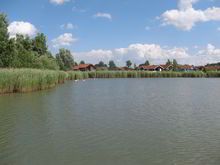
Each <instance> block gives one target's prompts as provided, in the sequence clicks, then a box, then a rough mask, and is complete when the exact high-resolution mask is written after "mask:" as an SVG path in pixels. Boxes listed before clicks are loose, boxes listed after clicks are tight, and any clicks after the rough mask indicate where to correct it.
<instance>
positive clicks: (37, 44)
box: [33, 33, 47, 56]
mask: <svg viewBox="0 0 220 165" xmlns="http://www.w3.org/2000/svg"><path fill="white" fill-rule="evenodd" d="M33 50H34V51H36V52H38V54H39V55H41V56H42V55H45V53H46V52H47V39H46V36H45V35H44V34H43V33H38V34H37V36H36V37H35V38H34V39H33Z"/></svg>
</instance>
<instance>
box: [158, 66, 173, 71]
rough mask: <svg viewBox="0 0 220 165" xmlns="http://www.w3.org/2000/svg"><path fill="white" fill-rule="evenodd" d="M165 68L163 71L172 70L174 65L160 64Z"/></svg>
mask: <svg viewBox="0 0 220 165" xmlns="http://www.w3.org/2000/svg"><path fill="white" fill-rule="evenodd" d="M160 66H161V67H162V68H163V71H172V70H173V65H160Z"/></svg>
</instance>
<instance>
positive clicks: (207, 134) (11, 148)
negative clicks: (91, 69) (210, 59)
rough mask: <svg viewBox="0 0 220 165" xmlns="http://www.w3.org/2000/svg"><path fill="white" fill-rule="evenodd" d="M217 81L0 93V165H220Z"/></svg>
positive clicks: (93, 83) (102, 82)
mask: <svg viewBox="0 0 220 165" xmlns="http://www.w3.org/2000/svg"><path fill="white" fill-rule="evenodd" d="M219 164H220V79H206V78H203V79H190V78H189V79H187V78H185V79H183V78H178V79H160V78H158V79H99V80H86V81H85V82H83V81H80V82H78V83H75V82H68V83H66V84H64V85H60V86H58V87H56V88H54V89H50V90H46V91H40V92H35V93H28V94H10V95H9V94H8V95H1V96H0V165H219Z"/></svg>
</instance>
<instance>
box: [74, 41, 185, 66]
mask: <svg viewBox="0 0 220 165" xmlns="http://www.w3.org/2000/svg"><path fill="white" fill-rule="evenodd" d="M73 56H74V58H75V59H76V60H78V61H80V60H85V61H87V62H88V63H93V64H95V63H98V62H99V61H104V62H105V63H108V61H110V60H114V61H115V62H116V63H117V64H118V65H121V66H123V65H124V64H125V61H127V60H132V61H133V62H135V63H137V64H140V63H143V62H144V61H145V60H150V61H151V62H154V63H155V64H160V63H164V62H165V61H166V60H167V59H174V58H175V59H179V60H181V59H187V58H188V57H189V55H188V54H187V49H186V48H177V47H173V48H170V49H169V48H162V47H161V46H160V45H156V44H132V45H129V46H128V47H127V48H119V49H114V50H102V49H100V50H92V51H89V52H85V53H73Z"/></svg>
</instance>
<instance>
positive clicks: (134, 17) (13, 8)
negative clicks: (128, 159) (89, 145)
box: [0, 0, 220, 65]
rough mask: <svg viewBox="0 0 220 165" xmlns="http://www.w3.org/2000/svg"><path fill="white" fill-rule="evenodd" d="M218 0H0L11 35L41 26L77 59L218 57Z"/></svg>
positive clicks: (52, 43)
mask: <svg viewBox="0 0 220 165" xmlns="http://www.w3.org/2000/svg"><path fill="white" fill-rule="evenodd" d="M219 7H220V1H219V0H166V1H164V0H148V1H146V0H120V1H119V0H37V1H36V0H1V2H0V12H4V13H6V14H7V15H8V18H9V21H10V23H11V24H10V26H9V32H10V35H11V37H13V36H14V35H15V34H16V33H20V34H24V35H29V36H31V37H34V36H35V35H36V33H37V32H43V33H44V34H45V35H46V36H47V37H48V38H47V40H48V45H49V49H50V50H51V51H52V52H53V54H55V53H56V52H58V50H59V48H61V47H64V48H67V49H70V50H71V52H72V54H73V56H74V58H75V59H76V60H77V61H80V60H85V61H86V62H88V63H97V62H99V61H100V60H102V61H104V62H106V63H107V62H108V61H109V60H115V62H116V63H117V64H118V65H124V63H125V61H126V60H129V59H130V60H132V61H133V63H136V64H140V63H142V62H144V61H145V60H150V61H151V63H154V64H159V63H164V62H165V61H166V60H167V59H168V58H170V59H174V58H175V59H177V60H178V61H179V62H180V63H189V64H194V65H200V64H206V63H211V62H220V42H219V41H220V8H219Z"/></svg>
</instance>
